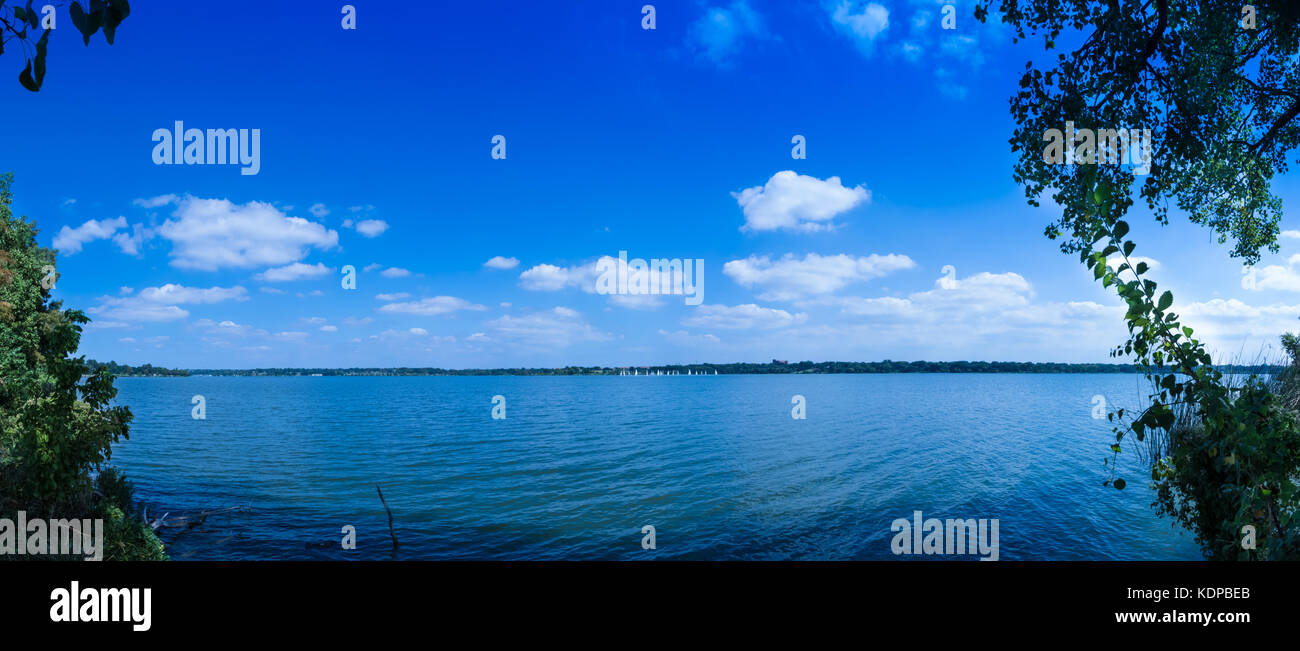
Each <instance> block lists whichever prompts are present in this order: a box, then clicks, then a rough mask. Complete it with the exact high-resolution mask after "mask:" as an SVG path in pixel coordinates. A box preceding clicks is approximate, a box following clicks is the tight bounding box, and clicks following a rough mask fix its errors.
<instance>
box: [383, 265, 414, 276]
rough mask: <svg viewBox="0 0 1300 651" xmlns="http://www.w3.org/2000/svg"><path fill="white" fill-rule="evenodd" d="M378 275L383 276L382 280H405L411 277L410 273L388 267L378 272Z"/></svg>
mask: <svg viewBox="0 0 1300 651" xmlns="http://www.w3.org/2000/svg"><path fill="white" fill-rule="evenodd" d="M379 275H381V276H383V277H384V278H405V277H407V276H409V275H411V272H410V271H408V270H406V269H402V268H401V267H389V268H387V269H385V270H383V271H381V272H379Z"/></svg>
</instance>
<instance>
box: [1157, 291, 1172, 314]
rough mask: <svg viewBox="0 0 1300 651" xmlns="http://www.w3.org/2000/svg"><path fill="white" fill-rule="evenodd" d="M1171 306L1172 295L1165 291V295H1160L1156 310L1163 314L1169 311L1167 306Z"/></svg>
mask: <svg viewBox="0 0 1300 651" xmlns="http://www.w3.org/2000/svg"><path fill="white" fill-rule="evenodd" d="M1173 304H1174V295H1173V294H1172V293H1170V292H1169V291H1166V292H1165V293H1163V294H1161V295H1160V303H1159V304H1158V305H1157V307H1156V309H1158V310H1160V311H1161V312H1163V311H1165V310H1167V309H1169V306H1170V305H1173Z"/></svg>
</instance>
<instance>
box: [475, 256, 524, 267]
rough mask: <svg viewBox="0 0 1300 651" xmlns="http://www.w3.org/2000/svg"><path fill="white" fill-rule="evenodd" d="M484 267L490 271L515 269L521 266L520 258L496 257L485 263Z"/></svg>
mask: <svg viewBox="0 0 1300 651" xmlns="http://www.w3.org/2000/svg"><path fill="white" fill-rule="evenodd" d="M483 266H484V267H487V268H488V269H514V268H515V267H518V266H519V258H506V257H502V256H499V255H495V256H492V258H491V259H489V260H488V261H487V262H484V263H483Z"/></svg>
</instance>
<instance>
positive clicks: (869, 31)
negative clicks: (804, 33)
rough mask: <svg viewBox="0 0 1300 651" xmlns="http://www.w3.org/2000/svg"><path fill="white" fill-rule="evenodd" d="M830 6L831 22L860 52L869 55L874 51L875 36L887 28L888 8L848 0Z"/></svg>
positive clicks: (872, 3)
mask: <svg viewBox="0 0 1300 651" xmlns="http://www.w3.org/2000/svg"><path fill="white" fill-rule="evenodd" d="M832 7H833V8H832V9H831V12H830V13H831V24H832V25H834V26H835V29H836V30H837V31H839V32H840V33H841V34H844V35H845V36H847V37H849V38H850V39H851V40H852V41H853V43H854V44H855V45H857V47H858V50H859V51H860V52H862V53H863V54H864V55H867V56H870V55H871V54H872V53H873V52H874V51H875V42H876V38H877V37H879V36H880V35H881V34H882V33H883V32H884V31H885V30H886V29H888V28H889V9H886V8H885V7H884V5H880V4H877V3H875V2H868V3H865V4H862V3H857V2H850V1H849V0H840V2H839V3H838V4H835V5H832ZM855 7H857V8H858V10H857V11H855V10H854V8H855Z"/></svg>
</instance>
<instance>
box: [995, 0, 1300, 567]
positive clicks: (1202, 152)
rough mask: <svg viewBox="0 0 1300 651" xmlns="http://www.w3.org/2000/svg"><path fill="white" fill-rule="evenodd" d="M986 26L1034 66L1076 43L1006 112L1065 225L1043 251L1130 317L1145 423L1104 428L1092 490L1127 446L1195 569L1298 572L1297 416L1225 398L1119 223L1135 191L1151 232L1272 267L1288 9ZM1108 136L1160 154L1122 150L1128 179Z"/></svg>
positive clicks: (1249, 393)
mask: <svg viewBox="0 0 1300 651" xmlns="http://www.w3.org/2000/svg"><path fill="white" fill-rule="evenodd" d="M992 4H993V2H992V0H984V2H983V3H982V4H981V5H980V6H978V7H977V8H976V11H975V15H976V18H977V19H979V20H981V21H982V20H985V19H987V17H988V16H989V7H990V6H991V5H992ZM999 11H1000V12H1001V14H1002V20H1003V22H1004V23H1006V24H1009V25H1011V26H1012V27H1013V28H1014V29H1015V33H1016V37H1017V39H1018V40H1019V39H1023V38H1026V36H1027V35H1029V34H1041V35H1042V36H1043V38H1044V44H1045V46H1046V48H1047V49H1048V50H1053V49H1055V48H1056V46H1057V40H1058V39H1059V38H1061V37H1062V34H1063V32H1066V31H1067V30H1068V31H1069V32H1070V33H1069V34H1067V35H1066V36H1067V37H1069V36H1073V35H1074V34H1076V33H1077V34H1078V35H1079V37H1080V40H1081V43H1080V45H1079V46H1078V47H1077V48H1076V49H1074V50H1072V51H1070V52H1060V53H1058V54H1057V58H1056V65H1055V66H1054V67H1051V68H1049V69H1046V70H1042V69H1039V68H1038V67H1036V66H1035V65H1034V64H1033V63H1032V62H1030V63H1028V64H1026V68H1025V73H1024V75H1023V76H1022V77H1021V80H1020V90H1019V91H1018V92H1017V93H1016V95H1015V96H1014V97H1012V100H1011V112H1012V115H1013V116H1014V117H1015V118H1016V120H1017V122H1018V126H1017V128H1016V130H1015V133H1014V135H1013V137H1012V139H1011V147H1012V151H1013V152H1017V153H1019V159H1018V160H1017V162H1016V164H1015V167H1014V171H1013V176H1014V178H1015V179H1016V181H1017V182H1018V183H1020V184H1022V185H1023V186H1024V191H1025V196H1026V198H1027V199H1028V201H1029V203H1030V204H1031V205H1039V197H1040V196H1041V195H1042V194H1043V193H1044V192H1046V191H1050V192H1051V193H1052V195H1051V198H1052V199H1053V200H1054V201H1055V202H1056V203H1057V204H1059V205H1060V206H1061V208H1062V215H1061V217H1060V219H1059V220H1057V221H1056V222H1054V223H1052V224H1050V225H1049V226H1048V227H1047V229H1046V235H1047V236H1048V237H1049V238H1051V239H1061V240H1062V242H1061V249H1062V250H1063V251H1065V252H1067V253H1077V254H1078V255H1079V259H1080V261H1081V262H1083V263H1084V264H1086V265H1087V266H1088V268H1089V269H1091V270H1092V271H1093V274H1094V277H1095V278H1096V279H1097V280H1098V281H1099V282H1101V283H1102V284H1103V285H1104V286H1106V287H1112V286H1113V287H1114V288H1115V290H1116V292H1117V293H1118V294H1119V296H1120V297H1121V298H1122V299H1123V300H1124V301H1125V303H1126V304H1127V305H1128V312H1127V314H1126V315H1125V320H1126V323H1127V324H1128V327H1129V335H1130V336H1129V339H1128V341H1126V342H1125V343H1124V344H1123V345H1122V346H1119V347H1117V348H1116V349H1115V350H1114V351H1112V355H1113V356H1116V357H1125V356H1130V355H1132V356H1133V357H1135V358H1136V361H1137V363H1138V366H1139V368H1141V369H1142V370H1144V371H1145V372H1146V374H1147V377H1148V378H1149V379H1150V380H1151V381H1152V382H1153V392H1152V394H1151V395H1150V401H1151V404H1150V406H1149V407H1147V408H1146V409H1143V410H1141V412H1140V413H1138V414H1132V413H1126V412H1125V411H1124V410H1122V409H1121V410H1116V411H1115V412H1112V413H1111V414H1110V415H1109V418H1110V419H1111V420H1112V421H1113V422H1115V423H1116V425H1115V428H1114V431H1115V443H1114V444H1113V445H1112V446H1111V451H1112V457H1111V458H1110V459H1108V460H1107V463H1108V465H1109V466H1110V468H1111V478H1110V479H1109V480H1107V482H1106V484H1108V485H1113V486H1115V487H1116V488H1121V489H1122V488H1123V487H1124V486H1125V482H1124V479H1123V478H1116V477H1115V476H1114V465H1113V463H1111V462H1112V461H1113V460H1114V459H1115V458H1116V456H1115V455H1118V454H1119V453H1120V451H1121V447H1120V445H1121V443H1123V442H1124V439H1125V438H1126V437H1127V436H1130V435H1131V436H1134V437H1135V438H1136V439H1137V440H1138V441H1139V442H1145V443H1146V444H1147V446H1148V450H1149V451H1151V452H1152V453H1153V454H1152V456H1151V458H1152V468H1151V480H1152V484H1153V486H1154V487H1155V489H1156V495H1157V501H1156V505H1155V506H1156V508H1157V511H1158V512H1159V513H1161V514H1164V515H1169V516H1172V517H1174V518H1176V519H1177V520H1178V521H1179V522H1180V523H1182V524H1183V525H1184V526H1186V527H1187V528H1188V529H1190V530H1191V531H1192V532H1193V533H1194V534H1195V535H1196V538H1197V541H1198V542H1199V543H1200V545H1201V547H1202V550H1203V551H1204V552H1205V554H1206V555H1207V556H1208V557H1210V558H1240V559H1246V558H1297V557H1300V518H1297V511H1298V510H1300V490H1297V486H1296V483H1295V480H1294V477H1296V476H1297V472H1298V471H1300V427H1298V426H1297V417H1296V413H1295V412H1294V411H1293V410H1292V409H1290V408H1288V407H1287V406H1286V405H1285V404H1283V403H1284V401H1283V400H1282V399H1281V397H1279V396H1278V395H1277V392H1276V391H1275V390H1273V389H1274V387H1272V386H1270V385H1269V383H1267V382H1266V381H1264V380H1262V379H1260V378H1256V377H1252V378H1250V379H1248V380H1247V381H1245V382H1244V383H1238V384H1235V385H1230V383H1229V382H1227V381H1226V380H1225V379H1224V377H1223V375H1222V374H1221V373H1220V372H1219V371H1218V370H1216V369H1215V367H1214V366H1213V364H1212V359H1211V356H1210V354H1209V353H1208V352H1207V351H1206V349H1205V347H1204V345H1203V344H1202V343H1201V342H1200V341H1199V340H1197V339H1195V338H1194V337H1193V331H1192V329H1191V328H1188V327H1185V326H1183V325H1182V324H1181V323H1180V322H1179V320H1178V315H1177V314H1175V313H1174V312H1173V311H1172V308H1173V302H1174V301H1173V295H1172V294H1171V293H1170V292H1168V291H1166V292H1163V293H1158V292H1157V284H1156V283H1155V281H1153V280H1151V279H1150V278H1149V273H1148V271H1149V269H1148V268H1147V265H1146V264H1145V263H1143V262H1140V261H1137V260H1135V259H1134V258H1133V252H1134V250H1135V249H1136V246H1137V245H1136V243H1134V242H1133V241H1132V240H1131V239H1129V238H1128V232H1129V225H1128V223H1127V222H1125V221H1124V219H1123V218H1124V217H1125V216H1126V214H1127V213H1128V211H1129V209H1130V208H1131V207H1132V206H1133V204H1134V199H1133V190H1134V186H1135V185H1136V184H1137V180H1138V178H1139V177H1143V180H1142V183H1141V186H1140V189H1139V196H1140V197H1141V198H1142V199H1143V200H1145V203H1146V204H1147V207H1148V208H1149V209H1150V210H1151V212H1152V213H1153V214H1154V216H1155V218H1156V221H1157V222H1158V223H1161V224H1167V223H1168V215H1169V203H1170V202H1171V201H1172V202H1173V203H1174V204H1175V205H1176V206H1177V207H1178V208H1179V209H1180V210H1182V211H1183V212H1185V213H1186V214H1187V216H1188V218H1189V219H1190V220H1191V221H1192V222H1193V223H1196V224H1202V225H1204V226H1206V227H1208V228H1210V229H1212V230H1213V231H1214V232H1215V233H1216V234H1217V235H1218V240H1219V242H1220V243H1227V241H1228V240H1229V239H1231V240H1233V245H1232V248H1231V252H1230V255H1231V256H1232V257H1235V258H1240V259H1242V260H1243V261H1245V262H1247V263H1254V262H1256V261H1258V259H1259V255H1260V251H1261V250H1262V249H1267V250H1270V251H1277V249H1278V246H1277V235H1278V222H1279V219H1280V217H1281V200H1280V199H1278V198H1277V197H1276V196H1275V195H1274V194H1273V192H1272V188H1271V181H1272V179H1273V177H1274V176H1275V175H1277V174H1281V173H1285V172H1286V170H1287V160H1286V157H1287V155H1288V153H1289V152H1291V151H1292V150H1293V149H1295V147H1296V146H1297V144H1300V123H1298V122H1297V119H1296V118H1297V115H1300V67H1297V66H1296V63H1295V61H1296V56H1297V51H1298V50H1300V5H1298V4H1297V3H1294V2H1291V1H1290V0H1261V1H1260V2H1257V3H1256V4H1254V5H1246V6H1244V7H1243V5H1242V4H1241V3H1237V2H1226V1H1222V0H1210V1H1205V2H1194V1H1179V0H1146V1H1144V2H1121V1H1120V0H1031V1H1025V2H1022V1H1019V0H1001V2H1000V4H999ZM1067 123H1068V124H1067ZM1070 128H1074V129H1077V130H1079V131H1080V132H1082V131H1083V130H1085V129H1086V130H1087V131H1088V135H1089V136H1090V138H1088V139H1086V140H1087V141H1089V142H1085V141H1084V140H1083V139H1081V142H1080V144H1079V146H1078V147H1077V148H1076V147H1075V146H1074V145H1073V143H1070V144H1068V145H1067V151H1068V153H1066V156H1065V161H1062V160H1061V158H1060V157H1059V156H1056V155H1055V154H1059V153H1062V152H1059V151H1057V152H1052V151H1051V147H1052V141H1054V140H1055V139H1056V138H1055V137H1056V135H1057V134H1059V133H1060V131H1061V130H1069V129H1070ZM1120 129H1124V130H1126V133H1125V134H1123V135H1128V136H1131V132H1132V130H1141V129H1150V131H1149V132H1142V133H1149V134H1151V135H1152V136H1153V138H1152V139H1153V140H1156V141H1158V146H1155V147H1153V148H1152V149H1151V150H1150V154H1149V155H1145V156H1138V157H1136V158H1134V157H1133V156H1131V151H1132V144H1133V139H1132V138H1131V137H1130V138H1128V139H1127V148H1128V150H1129V152H1128V153H1130V156H1129V157H1128V160H1129V161H1130V164H1128V165H1125V164H1123V162H1124V161H1123V159H1122V156H1117V155H1116V154H1123V153H1125V151H1124V149H1125V147H1126V143H1125V140H1126V139H1125V138H1124V137H1122V136H1120V134H1118V133H1117V132H1118V131H1119V130H1120ZM1052 130H1057V131H1056V132H1053V131H1052ZM1103 133H1104V134H1105V135H1106V138H1105V139H1104V140H1103V139H1102V134H1103ZM1044 142H1048V143H1049V144H1048V146H1047V147H1044ZM1147 142H1151V141H1150V140H1148V141H1147ZM1143 153H1145V152H1143ZM1117 158H1119V159H1121V160H1119V161H1116V160H1115V159H1117ZM1063 162H1064V163H1066V164H1062V163H1063ZM1112 260H1114V262H1111V261H1112ZM1165 365H1168V366H1169V367H1172V368H1170V369H1169V370H1168V371H1166V370H1163V368H1162V367H1164V366H1165ZM1149 437H1150V438H1149ZM1148 439H1149V440H1148ZM1246 527H1250V528H1252V529H1253V530H1256V531H1258V534H1259V538H1258V541H1257V544H1256V546H1255V548H1254V549H1247V548H1245V547H1244V546H1243V545H1242V544H1241V543H1242V535H1243V532H1244V531H1245V528H1246Z"/></svg>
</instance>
